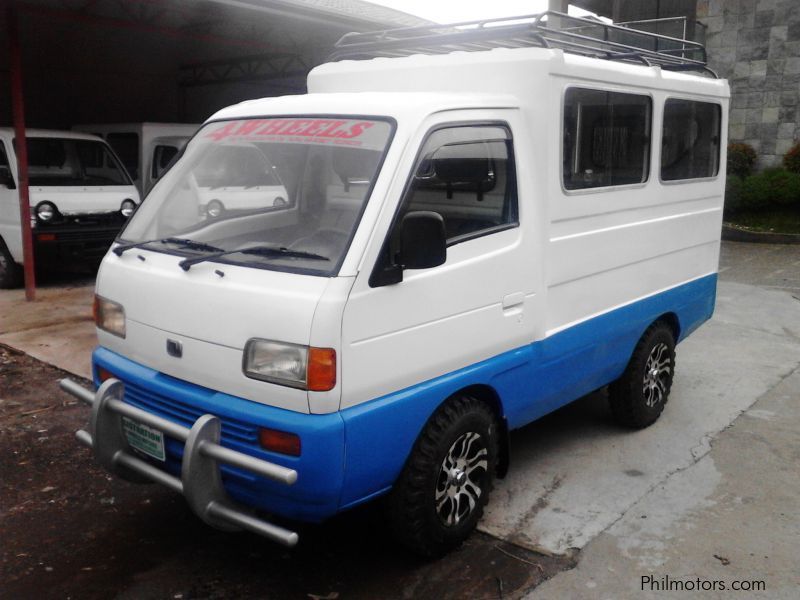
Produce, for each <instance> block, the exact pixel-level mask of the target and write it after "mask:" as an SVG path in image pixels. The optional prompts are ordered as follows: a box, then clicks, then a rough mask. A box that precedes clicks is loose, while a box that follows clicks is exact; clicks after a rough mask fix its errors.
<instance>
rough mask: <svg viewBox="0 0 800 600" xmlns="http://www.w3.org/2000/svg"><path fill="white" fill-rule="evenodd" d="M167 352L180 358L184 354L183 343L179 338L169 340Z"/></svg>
mask: <svg viewBox="0 0 800 600" xmlns="http://www.w3.org/2000/svg"><path fill="white" fill-rule="evenodd" d="M167 354H169V355H170V356H174V357H175V358H180V357H182V356H183V344H181V343H180V342H179V341H177V340H167Z"/></svg>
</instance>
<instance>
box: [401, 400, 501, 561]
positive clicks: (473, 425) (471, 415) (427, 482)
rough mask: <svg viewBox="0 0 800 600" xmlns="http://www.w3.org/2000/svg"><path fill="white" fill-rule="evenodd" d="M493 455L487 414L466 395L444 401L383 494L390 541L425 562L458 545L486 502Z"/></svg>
mask: <svg viewBox="0 0 800 600" xmlns="http://www.w3.org/2000/svg"><path fill="white" fill-rule="evenodd" d="M497 456H498V429H497V422H496V419H495V416H494V413H493V412H492V410H491V409H490V408H489V407H488V406H487V405H486V404H485V403H483V402H481V401H480V400H477V399H476V398H472V397H470V396H457V397H454V398H451V399H450V400H448V401H447V402H446V403H445V404H444V405H442V406H441V407H440V408H439V409H438V410H437V411H436V413H434V415H433V417H431V419H430V420H429V421H428V424H427V425H426V426H425V429H424V430H423V431H422V433H421V434H420V436H419V438H418V439H417V442H416V444H415V445H414V449H413V450H412V453H411V456H410V457H409V458H408V461H407V463H406V465H405V467H404V469H403V472H402V473H401V474H400V477H399V478H398V480H397V482H396V483H395V486H394V488H393V490H392V492H391V493H390V494H389V498H388V502H387V512H388V520H389V524H390V526H391V529H392V532H393V534H394V536H395V538H396V539H397V540H398V541H399V542H400V543H401V544H403V545H404V546H406V547H407V548H409V549H411V550H412V551H414V552H415V553H417V554H419V555H421V556H424V557H427V558H434V557H438V556H441V555H443V554H445V553H447V552H448V551H450V550H452V549H454V548H456V547H457V546H458V545H460V544H461V542H463V541H464V540H465V539H466V538H467V537H468V536H469V534H470V533H472V531H473V530H474V529H475V527H476V525H477V523H478V521H479V520H480V518H481V515H482V514H483V507H484V506H485V505H486V504H487V502H488V501H489V492H490V491H491V489H492V483H493V481H494V474H495V470H496V468H497Z"/></svg>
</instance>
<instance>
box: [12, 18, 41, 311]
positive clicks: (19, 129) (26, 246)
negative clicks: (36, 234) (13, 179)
mask: <svg viewBox="0 0 800 600" xmlns="http://www.w3.org/2000/svg"><path fill="white" fill-rule="evenodd" d="M6 27H8V56H9V62H10V63H11V64H10V72H11V105H12V110H13V113H14V137H15V146H16V155H17V188H18V189H19V218H20V221H21V223H20V224H21V225H22V259H23V262H24V263H25V299H26V300H28V301H33V300H34V299H35V298H36V278H35V275H34V269H33V234H32V232H31V206H30V194H29V191H28V144H27V143H26V141H25V97H24V94H23V91H22V56H21V52H20V47H19V25H18V21H17V10H16V3H15V2H10V3H9V6H8V10H7V12H6Z"/></svg>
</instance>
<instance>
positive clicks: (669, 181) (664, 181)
mask: <svg viewBox="0 0 800 600" xmlns="http://www.w3.org/2000/svg"><path fill="white" fill-rule="evenodd" d="M668 100H684V101H687V102H698V103H701V104H712V105H714V106H716V107H717V108H718V109H719V143H718V144H717V172H716V173H715V174H714V175H712V176H710V177H692V178H691V179H662V178H661V148H659V151H658V182H659V183H660V184H661V185H665V186H670V185H684V184H687V183H707V182H710V181H717V180H718V179H719V174H720V172H721V171H722V133H723V129H724V128H723V127H722V120H723V117H724V116H725V111H724V110H723V107H722V102H720V101H715V100H710V99H707V100H698V99H697V98H696V97H689V96H682V95H678V96H669V95H668V96H665V97H664V102H663V103H662V105H661V131H660V132H659V135H660V137H661V139H662V140H663V138H664V113H665V112H666V110H667V101H668ZM662 145H663V143H662Z"/></svg>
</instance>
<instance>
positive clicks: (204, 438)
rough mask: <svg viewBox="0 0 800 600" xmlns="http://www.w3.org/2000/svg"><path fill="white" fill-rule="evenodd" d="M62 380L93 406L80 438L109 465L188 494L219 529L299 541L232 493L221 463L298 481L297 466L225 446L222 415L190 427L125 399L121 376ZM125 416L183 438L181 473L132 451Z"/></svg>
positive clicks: (130, 476) (121, 472) (131, 477)
mask: <svg viewBox="0 0 800 600" xmlns="http://www.w3.org/2000/svg"><path fill="white" fill-rule="evenodd" d="M60 385H61V389H63V390H64V391H65V392H67V393H68V394H71V395H72V396H75V397H76V398H77V399H78V400H81V401H82V402H85V403H86V404H89V405H91V407H92V416H91V420H90V422H89V431H85V430H83V429H81V430H78V431H77V432H76V433H75V437H77V438H78V441H80V442H81V443H82V444H83V445H85V446H88V447H89V448H92V449H93V450H94V454H95V457H96V458H97V461H98V462H99V463H100V464H101V465H102V466H103V467H105V469H106V470H108V471H110V472H111V473H114V474H115V475H118V476H119V477H121V478H123V479H125V480H127V481H133V482H136V483H151V482H154V481H155V482H157V483H160V484H162V485H165V486H167V487H168V488H170V489H172V490H174V491H176V492H179V493H181V494H183V495H184V496H185V497H186V499H187V500H188V502H189V506H190V507H191V509H192V511H193V512H194V513H195V514H196V515H197V516H198V517H200V519H202V520H203V521H204V522H205V523H208V524H209V525H211V526H212V527H216V528H217V529H223V530H226V531H238V530H241V529H246V530H248V531H252V532H253V533H257V534H258V535H261V536H264V537H266V538H269V539H270V540H273V541H275V542H278V543H280V544H283V545H285V546H289V547H292V546H294V545H296V544H297V541H298V539H299V538H298V535H297V533H295V532H294V531H289V530H288V529H284V528H283V527H279V526H277V525H274V524H272V523H269V522H267V521H264V520H263V519H260V518H259V517H257V516H255V515H254V514H253V513H252V511H250V510H249V509H247V508H245V507H243V506H240V505H239V504H237V503H235V502H234V501H233V500H231V499H230V498H229V497H228V494H227V493H226V492H225V489H224V488H223V486H222V477H221V475H220V469H219V463H224V464H226V465H230V466H233V467H239V468H241V469H246V470H247V471H250V472H252V473H255V474H256V475H260V476H261V477H266V478H268V479H272V480H273V481H278V482H280V483H283V484H286V485H292V484H294V482H295V481H297V471H295V470H293V469H287V468H286V467H283V466H281V465H276V464H274V463H271V462H267V461H265V460H261V459H258V458H255V457H253V456H250V455H247V454H243V453H241V452H237V451H235V450H231V449H230V448H225V447H224V446H221V445H220V443H219V441H220V430H221V425H220V420H219V418H217V417H215V416H214V415H210V414H206V415H203V416H202V417H200V418H198V419H197V420H196V421H195V422H194V425H192V427H191V429H187V428H186V427H183V426H182V425H178V424H177V423H173V422H172V421H169V420H167V419H163V418H161V417H159V416H157V415H153V414H151V413H149V412H147V411H144V410H141V409H139V408H136V407H135V406H132V405H130V404H127V403H125V402H123V401H122V396H123V391H124V384H123V383H122V382H121V381H119V380H118V379H113V378H112V379H108V380H107V381H105V382H104V383H103V384H102V385H101V386H100V388H99V389H98V390H97V392H95V393H92V392H90V391H89V390H87V389H85V388H84V387H82V386H80V385H78V384H77V383H75V382H74V381H71V380H69V379H62V380H61V382H60ZM122 417H128V418H129V419H131V420H133V421H136V422H138V423H142V424H144V425H147V426H149V427H152V428H154V429H157V430H159V431H161V432H163V433H164V434H166V435H168V436H169V437H171V438H175V439H178V440H180V441H182V442H184V452H183V464H182V466H181V476H180V478H178V477H175V476H174V475H171V474H169V473H167V472H165V471H162V470H161V469H159V468H157V467H155V466H153V465H151V464H150V463H148V462H146V461H144V460H142V459H140V458H138V457H137V456H136V455H135V454H134V453H133V452H132V450H131V447H130V445H129V444H128V440H127V438H126V437H125V434H124V433H123V428H122Z"/></svg>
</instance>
